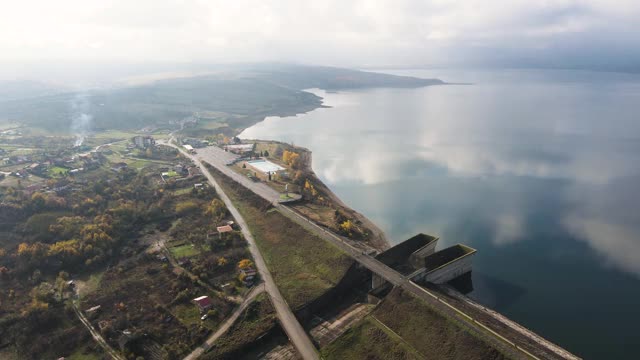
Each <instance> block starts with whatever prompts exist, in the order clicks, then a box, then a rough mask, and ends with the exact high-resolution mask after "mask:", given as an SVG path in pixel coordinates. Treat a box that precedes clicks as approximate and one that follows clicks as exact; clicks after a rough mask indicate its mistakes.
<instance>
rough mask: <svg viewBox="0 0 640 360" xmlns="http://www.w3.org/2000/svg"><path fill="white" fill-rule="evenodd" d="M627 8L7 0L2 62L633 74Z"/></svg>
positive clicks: (401, 1)
mask: <svg viewBox="0 0 640 360" xmlns="http://www.w3.org/2000/svg"><path fill="white" fill-rule="evenodd" d="M639 15H640V3H639V2H637V1H627V0H615V1H603V0H585V1H575V0H557V1H533V2H532V1H525V0H516V1H513V0H510V1H457V2H451V1H439V0H432V1H418V0H393V1H391V0H389V1H386V0H385V1H364V0H362V1H353V2H344V1H335V0H328V1H313V2H307V1H291V0H277V1H270V2H262V1H248V0H238V1H204V0H197V1H179V0H153V1H151V0H140V1H124V0H116V1H109V2H104V1H97V0H82V1H79V0H67V1H62V2H51V1H43V0H39V1H38V0H25V1H20V2H10V3H7V4H5V5H4V6H3V11H2V12H0V51H1V52H2V54H3V60H4V61H14V62H20V61H29V62H38V61H41V60H60V61H69V60H72V61H100V62H105V61H119V62H138V63H139V62H207V61H209V62H211V61H213V62H233V61H265V60H266V61H295V62H305V63H316V64H332V65H343V66H359V67H364V66H373V67H375V66H426V65H504V66H559V67H567V66H568V67H608V68H619V69H634V66H635V65H634V64H637V63H638V60H640V51H639V50H638V49H640V46H638V45H640V38H639V37H638V36H637V30H638V27H639V26H638V25H637V21H636V19H637V18H638V16H639Z"/></svg>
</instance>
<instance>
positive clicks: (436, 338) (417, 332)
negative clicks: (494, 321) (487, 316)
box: [372, 289, 506, 360]
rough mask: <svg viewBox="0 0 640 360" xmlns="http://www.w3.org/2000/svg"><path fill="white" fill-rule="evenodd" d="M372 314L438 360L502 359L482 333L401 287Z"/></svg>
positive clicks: (420, 350) (423, 352) (421, 350)
mask: <svg viewBox="0 0 640 360" xmlns="http://www.w3.org/2000/svg"><path fill="white" fill-rule="evenodd" d="M372 315H373V316H375V317H376V318H377V319H378V320H380V321H381V322H382V323H384V324H385V325H386V326H388V327H389V328H391V329H392V330H393V331H394V332H395V333H397V334H398V335H400V336H401V337H402V338H403V339H404V340H405V341H407V342H408V343H409V344H411V345H412V346H413V347H414V348H415V349H416V350H417V351H418V352H420V353H421V354H425V355H429V356H432V357H433V358H438V359H469V360H484V359H505V358H506V357H505V356H504V355H503V354H502V353H500V352H499V351H498V350H496V349H495V348H494V347H492V346H491V345H490V344H489V343H487V342H485V341H484V340H483V339H482V337H483V336H484V335H483V334H476V333H471V330H470V329H469V328H467V327H463V326H462V324H460V323H458V322H457V321H454V320H452V319H449V318H447V317H445V316H444V315H442V314H440V313H439V312H436V311H435V310H434V309H433V308H432V307H431V306H430V305H429V304H427V303H426V302H424V301H422V300H420V299H418V298H416V297H414V296H413V295H411V294H410V293H407V292H405V291H402V290H401V289H394V290H393V291H392V292H391V293H389V295H388V296H387V297H386V298H385V300H384V301H383V302H382V303H381V304H380V306H378V308H376V310H374V311H373V314H372Z"/></svg>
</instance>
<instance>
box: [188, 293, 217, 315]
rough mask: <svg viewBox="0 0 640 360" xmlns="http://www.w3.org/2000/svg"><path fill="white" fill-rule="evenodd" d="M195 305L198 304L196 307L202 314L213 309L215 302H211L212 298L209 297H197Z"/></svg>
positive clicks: (194, 301) (194, 300)
mask: <svg viewBox="0 0 640 360" xmlns="http://www.w3.org/2000/svg"><path fill="white" fill-rule="evenodd" d="M193 303H194V304H196V306H197V307H198V310H200V312H201V313H203V312H205V311H207V310H209V309H211V308H212V307H213V302H212V301H211V298H210V297H208V296H200V297H197V298H195V299H193Z"/></svg>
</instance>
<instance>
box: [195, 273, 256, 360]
mask: <svg viewBox="0 0 640 360" xmlns="http://www.w3.org/2000/svg"><path fill="white" fill-rule="evenodd" d="M263 292H264V283H263V284H260V285H258V286H256V287H254V288H253V289H251V291H250V292H249V294H248V295H247V297H246V298H245V299H244V301H243V302H242V304H240V306H238V308H237V309H236V310H235V311H234V312H233V314H231V316H229V317H228V318H227V320H225V321H224V323H222V325H220V327H219V328H218V330H216V332H215V333H213V334H212V335H211V336H210V337H209V338H208V339H207V340H205V342H204V343H203V344H202V345H200V346H198V347H197V348H196V349H195V350H193V351H192V352H191V354H189V355H187V356H185V357H184V360H195V359H197V358H198V357H200V356H201V355H202V354H204V353H206V352H207V351H209V349H211V347H212V346H213V343H215V342H216V340H218V338H220V336H222V335H224V334H225V333H226V332H227V331H229V329H230V328H231V326H232V325H233V324H234V323H235V322H236V320H238V317H240V315H241V314H242V312H243V311H244V310H245V309H246V308H247V306H249V304H251V303H252V302H253V300H254V299H255V298H256V296H258V295H260V294H262V293H263Z"/></svg>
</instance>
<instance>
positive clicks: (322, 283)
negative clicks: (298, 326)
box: [212, 170, 353, 309]
mask: <svg viewBox="0 0 640 360" xmlns="http://www.w3.org/2000/svg"><path fill="white" fill-rule="evenodd" d="M212 173H213V174H214V176H215V177H216V178H217V180H218V181H219V182H220V184H221V186H223V188H224V190H225V192H226V193H227V194H228V195H229V197H230V198H231V199H232V200H233V201H234V203H235V204H236V206H237V208H238V210H239V211H240V212H241V213H242V215H243V217H244V218H245V220H246V221H247V224H248V225H249V227H250V228H251V232H252V233H253V235H254V237H255V239H256V242H257V243H258V247H259V248H260V251H261V253H262V255H263V256H264V259H265V261H266V262H267V266H268V267H269V270H270V271H271V274H272V275H273V278H274V280H275V282H276V284H277V285H278V288H279V289H280V291H281V292H282V295H283V296H284V297H285V299H286V300H287V302H288V303H289V305H290V306H291V307H292V308H294V309H296V308H299V307H300V306H302V305H304V304H306V303H308V302H309V301H312V300H313V299H315V298H317V297H318V296H320V295H322V293H324V292H325V291H327V290H328V289H329V288H331V287H332V286H334V285H335V284H337V283H338V281H339V280H340V279H341V278H342V276H344V273H345V272H346V271H347V269H348V268H349V266H350V265H351V263H352V261H353V260H351V259H350V258H349V257H348V256H346V255H344V254H343V253H342V252H341V251H340V250H339V249H337V248H335V247H333V246H332V245H330V244H328V243H326V242H325V241H323V240H322V239H320V238H318V237H316V236H315V235H312V234H311V233H309V232H307V231H306V230H305V229H304V228H302V227H300V226H299V225H298V224H296V223H294V222H293V221H291V220H289V219H288V218H287V217H285V216H284V215H282V214H281V213H280V212H278V211H276V210H274V209H271V210H266V211H265V208H266V207H265V205H266V204H264V203H263V201H262V200H261V199H260V198H258V197H257V196H256V195H254V194H253V193H252V192H250V191H249V190H247V189H246V188H244V187H242V186H241V185H238V184H237V183H235V182H233V181H232V180H230V179H229V178H227V177H226V176H224V175H222V174H221V173H220V172H217V171H216V170H213V171H212Z"/></svg>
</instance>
